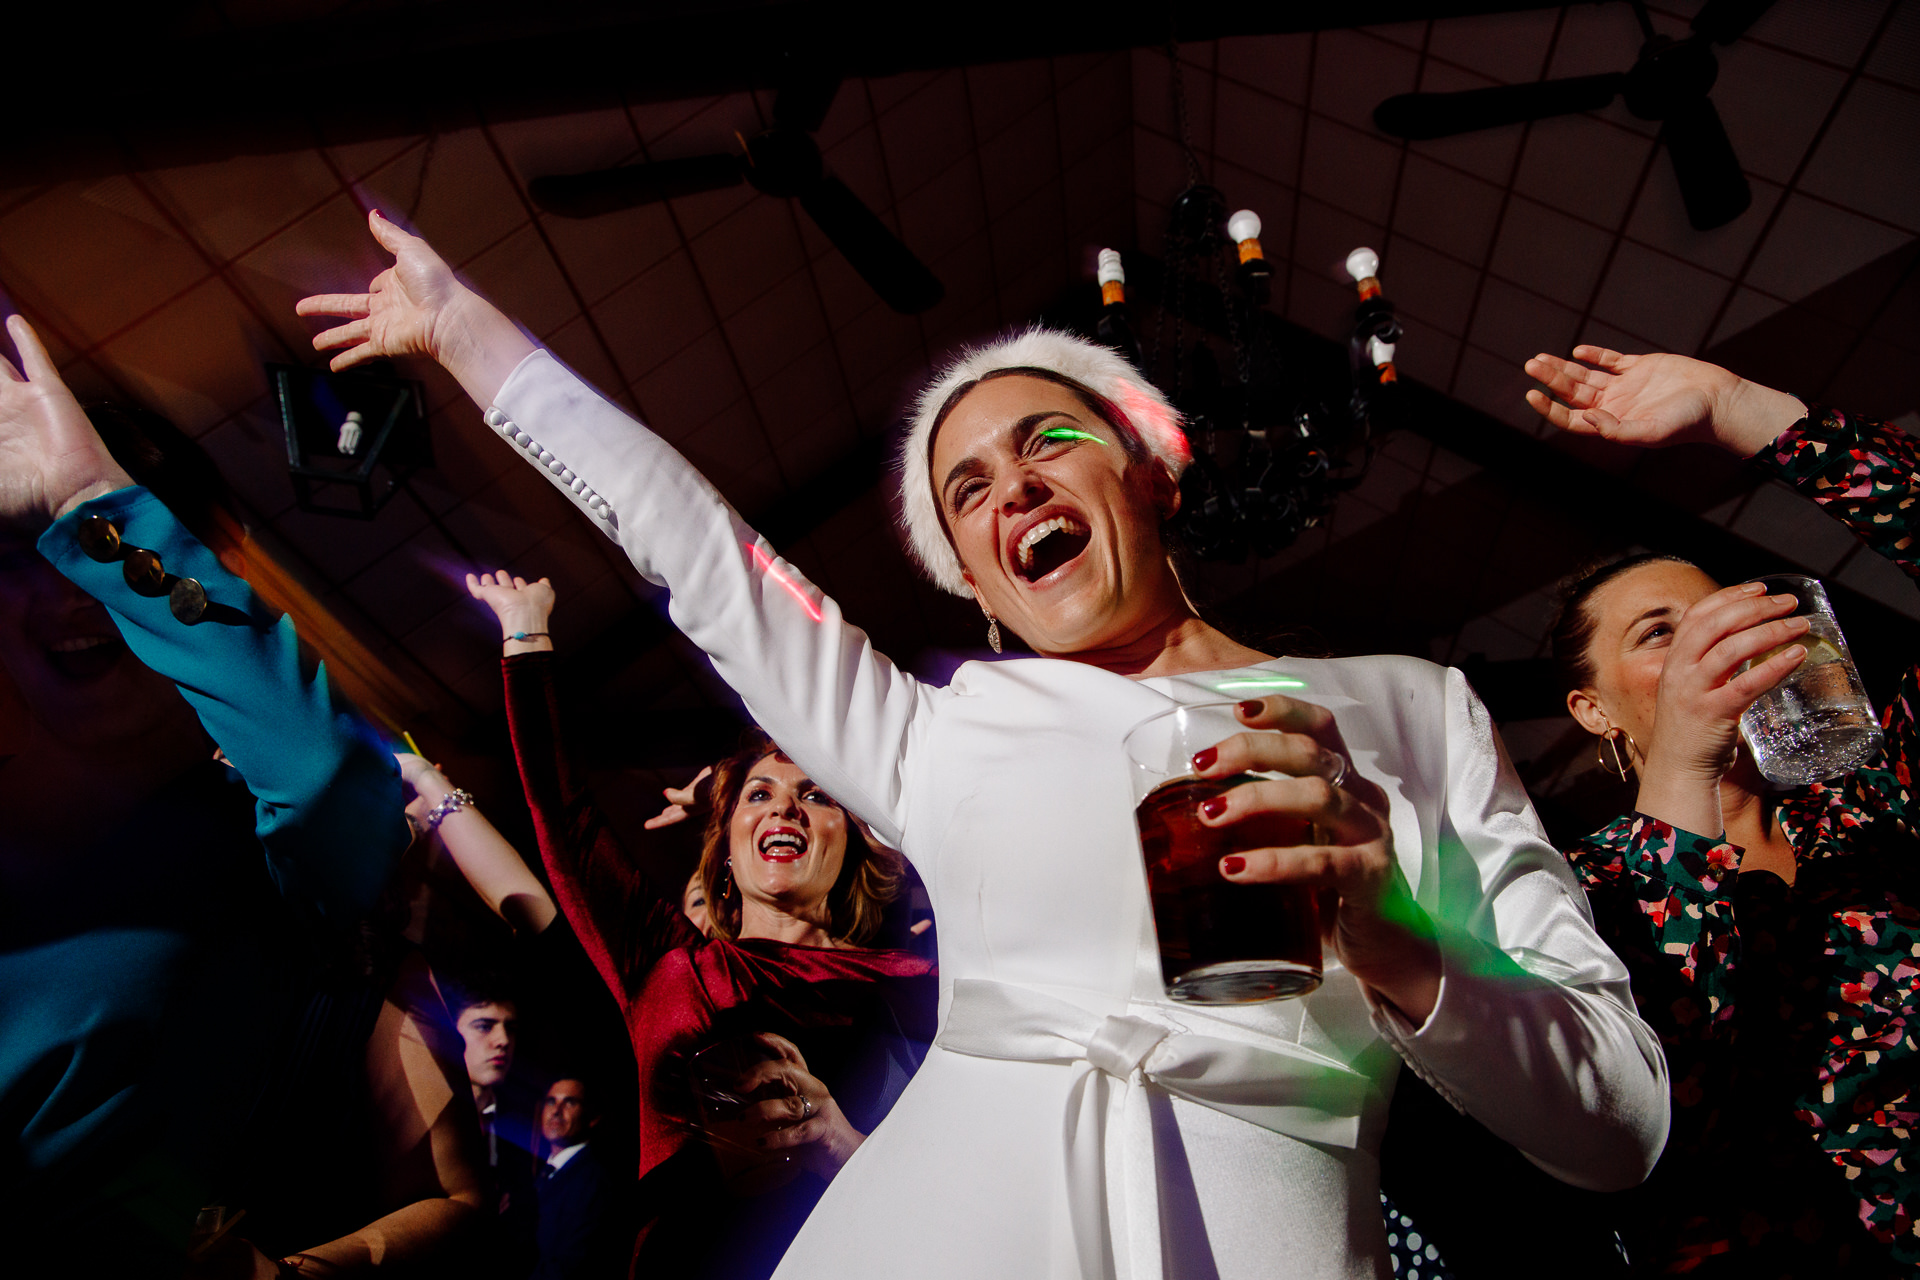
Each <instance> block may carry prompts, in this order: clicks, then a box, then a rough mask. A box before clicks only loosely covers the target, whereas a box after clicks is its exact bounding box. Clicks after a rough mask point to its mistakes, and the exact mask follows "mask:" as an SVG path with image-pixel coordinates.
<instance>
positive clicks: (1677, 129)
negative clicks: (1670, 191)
mask: <svg viewBox="0 0 1920 1280" xmlns="http://www.w3.org/2000/svg"><path fill="white" fill-rule="evenodd" d="M1660 140H1661V141H1662V142H1664V143H1666V144H1667V156H1668V158H1669V159H1671V160H1672V161H1673V175H1674V177H1676V178H1678V179H1679V180H1680V198H1681V199H1682V200H1684V201H1686V205H1687V221H1688V222H1691V223H1692V224H1693V227H1694V230H1696V231H1711V230H1713V229H1714V228H1715V227H1724V226H1726V225H1727V224H1728V223H1729V222H1732V221H1733V220H1734V219H1735V218H1737V217H1739V216H1740V215H1741V214H1743V213H1745V212H1746V211H1747V206H1748V205H1750V204H1752V203H1753V189H1752V188H1751V187H1749V186H1748V185H1747V175H1746V174H1744V173H1742V172H1741V171H1740V157H1739V156H1737V155H1735V154H1734V151H1733V143H1732V142H1730V141H1729V140H1728V139H1727V129H1726V126H1725V125H1723V124H1721V123H1720V113H1719V112H1718V111H1716V110H1714V108H1713V100H1712V99H1711V98H1706V97H1700V98H1694V99H1691V100H1689V101H1687V102H1684V103H1682V104H1680V105H1679V106H1677V107H1675V108H1674V109H1673V110H1671V111H1669V112H1668V113H1667V120H1666V123H1665V124H1663V125H1662V126H1661V127H1660Z"/></svg>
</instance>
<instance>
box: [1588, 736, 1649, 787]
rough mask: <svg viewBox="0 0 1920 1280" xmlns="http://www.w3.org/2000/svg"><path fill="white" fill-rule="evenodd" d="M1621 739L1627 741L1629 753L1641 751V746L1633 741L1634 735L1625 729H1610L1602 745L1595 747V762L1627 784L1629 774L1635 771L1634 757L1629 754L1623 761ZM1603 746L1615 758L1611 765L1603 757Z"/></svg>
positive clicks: (1601, 740)
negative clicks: (1601, 748) (1601, 749)
mask: <svg viewBox="0 0 1920 1280" xmlns="http://www.w3.org/2000/svg"><path fill="white" fill-rule="evenodd" d="M1621 738H1625V739H1626V740H1627V749H1628V751H1629V752H1635V751H1638V750H1639V749H1640V745H1639V744H1638V743H1636V742H1635V741H1634V740H1633V735H1632V734H1630V733H1628V732H1627V731H1626V730H1625V729H1609V730H1607V732H1606V733H1605V734H1603V735H1601V739H1600V743H1599V744H1596V745H1595V746H1594V748H1593V758H1594V760H1595V762H1596V763H1598V764H1599V766H1600V767H1601V768H1602V769H1605V770H1606V771H1607V772H1608V773H1611V774H1613V775H1614V776H1615V777H1617V778H1619V779H1620V781H1622V782H1625V781H1626V780H1627V774H1628V773H1629V772H1631V771H1632V769H1633V756H1632V755H1631V754H1629V755H1628V756H1627V758H1626V759H1624V760H1623V759H1621V757H1620V739H1621ZM1601 745H1604V746H1605V747H1606V749H1607V755H1610V756H1612V757H1613V760H1612V762H1611V763H1609V762H1608V760H1607V756H1603V755H1601V754H1600V747H1601Z"/></svg>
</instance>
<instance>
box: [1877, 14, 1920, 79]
mask: <svg viewBox="0 0 1920 1280" xmlns="http://www.w3.org/2000/svg"><path fill="white" fill-rule="evenodd" d="M1867 74H1868V75H1870V76H1878V77H1880V78H1881V79H1884V80H1891V81H1893V82H1894V83H1896V84H1903V85H1905V86H1907V88H1909V89H1920V5H1915V4H1903V5H1901V6H1900V8H1899V11H1898V12H1896V13H1895V14H1894V15H1893V21H1892V22H1890V23H1888V24H1887V29H1886V32H1885V33H1884V34H1883V35H1882V36H1881V37H1880V43H1879V44H1878V45H1876V46H1875V47H1874V51H1873V57H1872V58H1870V59H1869V60H1868V62H1867Z"/></svg>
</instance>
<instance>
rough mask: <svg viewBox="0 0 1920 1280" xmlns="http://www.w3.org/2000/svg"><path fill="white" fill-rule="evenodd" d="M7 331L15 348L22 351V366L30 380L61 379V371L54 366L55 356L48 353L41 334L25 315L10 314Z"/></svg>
mask: <svg viewBox="0 0 1920 1280" xmlns="http://www.w3.org/2000/svg"><path fill="white" fill-rule="evenodd" d="M7 333H8V334H10V335H11V336H12V338H13V345H14V349H15V350H17V351H18V352H19V353H20V368H21V371H22V372H23V373H25V374H26V376H27V380H28V381H30V382H40V381H44V380H46V379H54V380H58V379H59V377H60V372H59V370H57V369H55V368H54V367H53V358H52V357H51V356H49V355H48V354H47V348H46V346H45V344H43V343H42V342H41V341H40V335H39V334H37V333H35V332H34V330H33V326H32V325H31V324H28V323H27V318H26V317H25V316H23V315H18V314H16V315H11V316H8V317H7ZM9 367H11V366H9Z"/></svg>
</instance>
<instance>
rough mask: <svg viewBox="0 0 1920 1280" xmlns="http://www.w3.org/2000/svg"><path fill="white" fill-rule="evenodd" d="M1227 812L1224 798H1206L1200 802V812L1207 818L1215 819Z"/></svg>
mask: <svg viewBox="0 0 1920 1280" xmlns="http://www.w3.org/2000/svg"><path fill="white" fill-rule="evenodd" d="M1226 811H1227V798H1226V797H1225V796H1208V797H1207V798H1206V799H1205V800H1202V801H1201V802H1200V812H1201V813H1203V814H1205V815H1206V816H1207V817H1209V818H1217V817H1219V816H1220V815H1221V814H1223V813H1225V812H1226Z"/></svg>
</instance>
